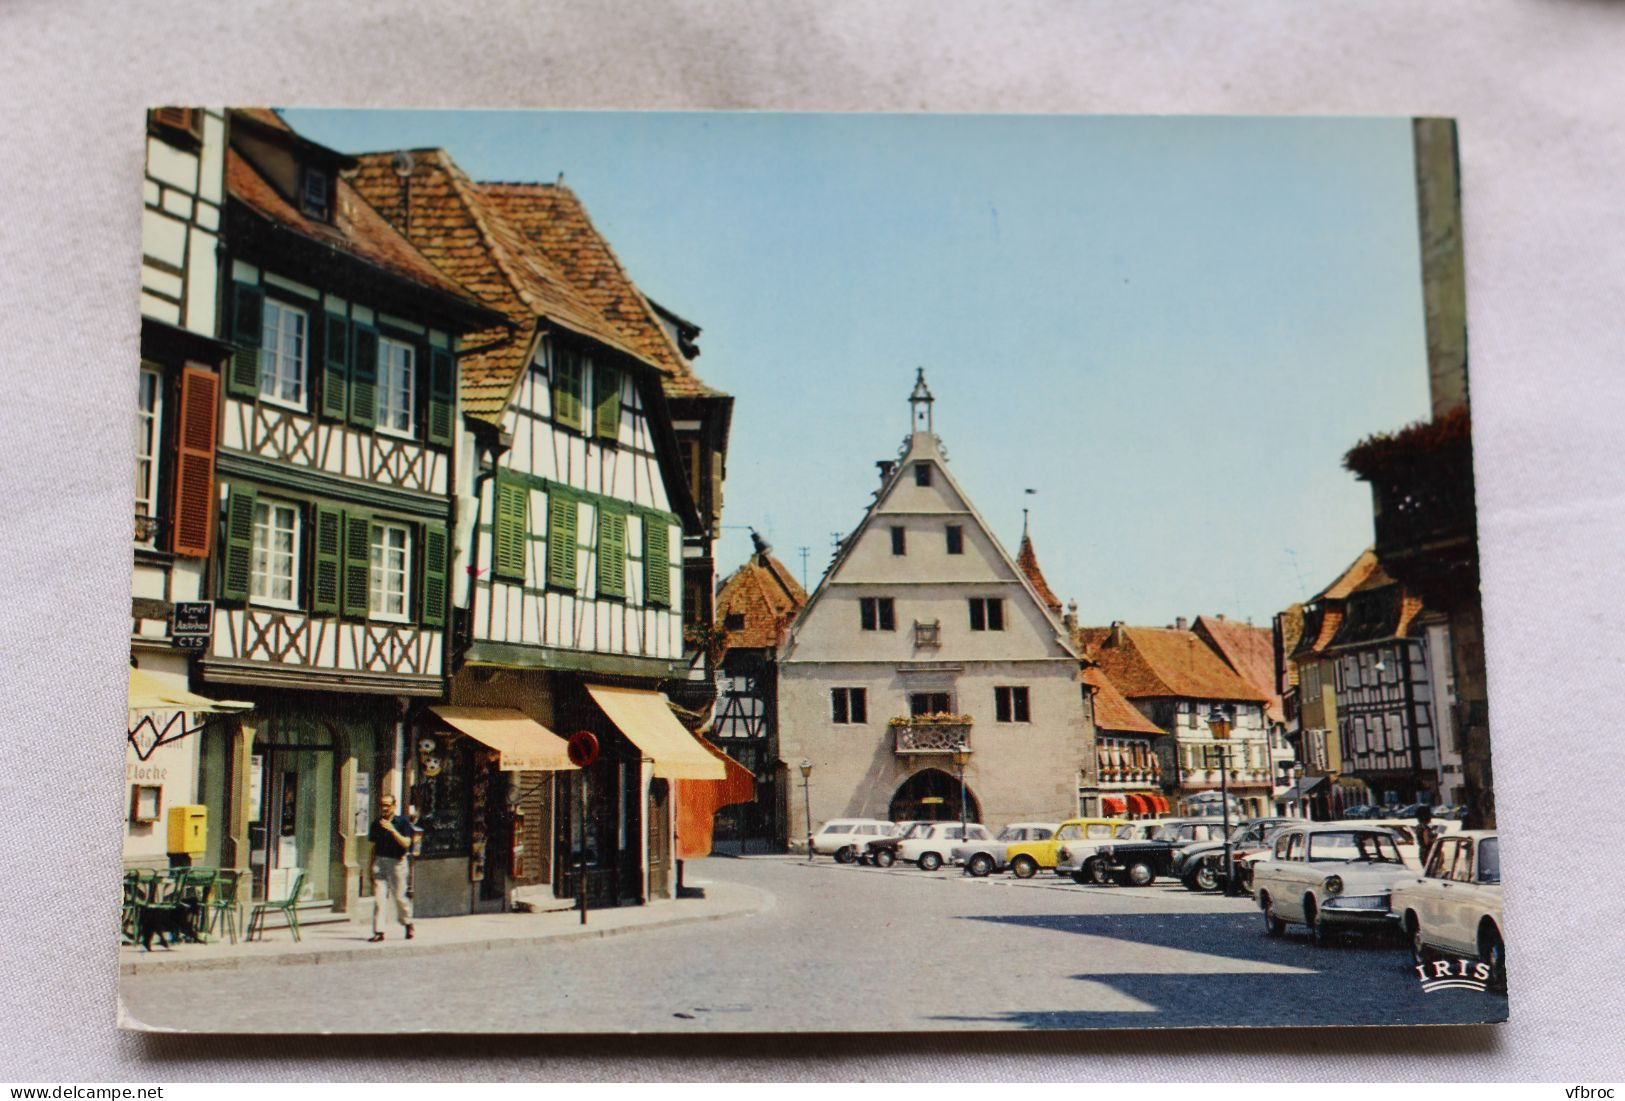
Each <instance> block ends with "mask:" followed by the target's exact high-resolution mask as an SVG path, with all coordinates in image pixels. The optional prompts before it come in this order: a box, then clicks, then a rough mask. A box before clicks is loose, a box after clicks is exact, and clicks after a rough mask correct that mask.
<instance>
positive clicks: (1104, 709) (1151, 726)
mask: <svg viewBox="0 0 1625 1101" xmlns="http://www.w3.org/2000/svg"><path fill="white" fill-rule="evenodd" d="M1079 678H1080V679H1081V680H1082V681H1083V682H1084V683H1085V684H1087V685H1089V686H1090V687H1092V688H1093V689H1094V690H1095V691H1094V693H1093V698H1094V702H1095V728H1096V729H1098V730H1103V731H1107V732H1109V733H1126V734H1166V733H1168V732H1167V731H1166V730H1164V729H1162V727H1160V726H1158V725H1157V724H1156V723H1154V722H1152V721H1151V720H1150V719H1148V718H1146V717H1145V716H1144V715H1142V714H1140V709H1139V708H1137V707H1135V706H1134V705H1133V704H1132V703H1129V702H1128V697H1126V696H1124V695H1123V693H1121V692H1119V691H1118V690H1117V686H1116V685H1115V684H1113V683H1112V679H1111V678H1110V677H1108V676H1107V675H1106V673H1105V671H1104V670H1103V669H1101V668H1100V667H1099V666H1095V665H1086V666H1084V668H1083V672H1082V673H1080V674H1079Z"/></svg>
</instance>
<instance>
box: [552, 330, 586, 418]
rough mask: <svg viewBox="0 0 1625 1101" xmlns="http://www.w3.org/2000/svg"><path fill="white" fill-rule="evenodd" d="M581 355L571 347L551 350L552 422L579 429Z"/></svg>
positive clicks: (555, 347) (556, 347)
mask: <svg viewBox="0 0 1625 1101" xmlns="http://www.w3.org/2000/svg"><path fill="white" fill-rule="evenodd" d="M581 373H582V372H581V356H580V355H578V354H577V353H576V351H575V350H574V349H572V348H560V347H558V346H557V345H555V346H554V350H553V423H554V424H559V425H563V426H564V427H566V428H574V429H576V430H577V431H580V429H581Z"/></svg>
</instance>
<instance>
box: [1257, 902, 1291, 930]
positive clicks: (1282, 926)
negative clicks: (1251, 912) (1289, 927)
mask: <svg viewBox="0 0 1625 1101" xmlns="http://www.w3.org/2000/svg"><path fill="white" fill-rule="evenodd" d="M1258 906H1259V909H1261V910H1263V911H1264V931H1265V932H1266V933H1268V934H1269V935H1270V936H1272V937H1280V936H1285V935H1286V922H1284V921H1282V920H1281V919H1280V918H1278V917H1276V916H1275V911H1274V910H1271V909H1270V896H1269V895H1267V894H1262V895H1259V896H1258Z"/></svg>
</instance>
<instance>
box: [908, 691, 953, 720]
mask: <svg viewBox="0 0 1625 1101" xmlns="http://www.w3.org/2000/svg"><path fill="white" fill-rule="evenodd" d="M908 713H909V714H910V715H912V716H914V717H915V718H919V717H920V716H921V715H948V714H952V713H953V708H952V706H951V705H950V704H949V702H948V693H946V692H913V693H910V695H909V697H908Z"/></svg>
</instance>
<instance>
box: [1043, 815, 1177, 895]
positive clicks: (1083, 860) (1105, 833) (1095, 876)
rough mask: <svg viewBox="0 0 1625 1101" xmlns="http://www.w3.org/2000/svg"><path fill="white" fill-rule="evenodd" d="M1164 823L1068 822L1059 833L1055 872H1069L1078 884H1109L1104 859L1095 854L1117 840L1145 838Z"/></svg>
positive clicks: (1064, 873)
mask: <svg viewBox="0 0 1625 1101" xmlns="http://www.w3.org/2000/svg"><path fill="white" fill-rule="evenodd" d="M1159 825H1161V823H1160V822H1155V821H1142V822H1123V821H1092V822H1091V821H1079V822H1068V823H1066V824H1065V825H1063V826H1062V827H1061V832H1060V833H1058V834H1056V835H1055V840H1056V841H1058V842H1060V844H1059V846H1058V847H1057V848H1056V850H1055V874H1056V875H1069V876H1071V877H1072V878H1073V880H1074V881H1075V882H1078V883H1109V882H1111V880H1110V877H1109V875H1108V873H1107V871H1106V865H1105V863H1104V862H1102V861H1100V860H1096V859H1095V855H1096V854H1097V853H1099V852H1100V850H1101V849H1102V848H1103V847H1104V846H1106V845H1110V844H1112V843H1113V842H1116V841H1141V840H1144V839H1145V838H1146V837H1147V835H1149V834H1150V832H1151V831H1152V830H1153V829H1154V828H1156V827H1157V826H1159Z"/></svg>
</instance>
